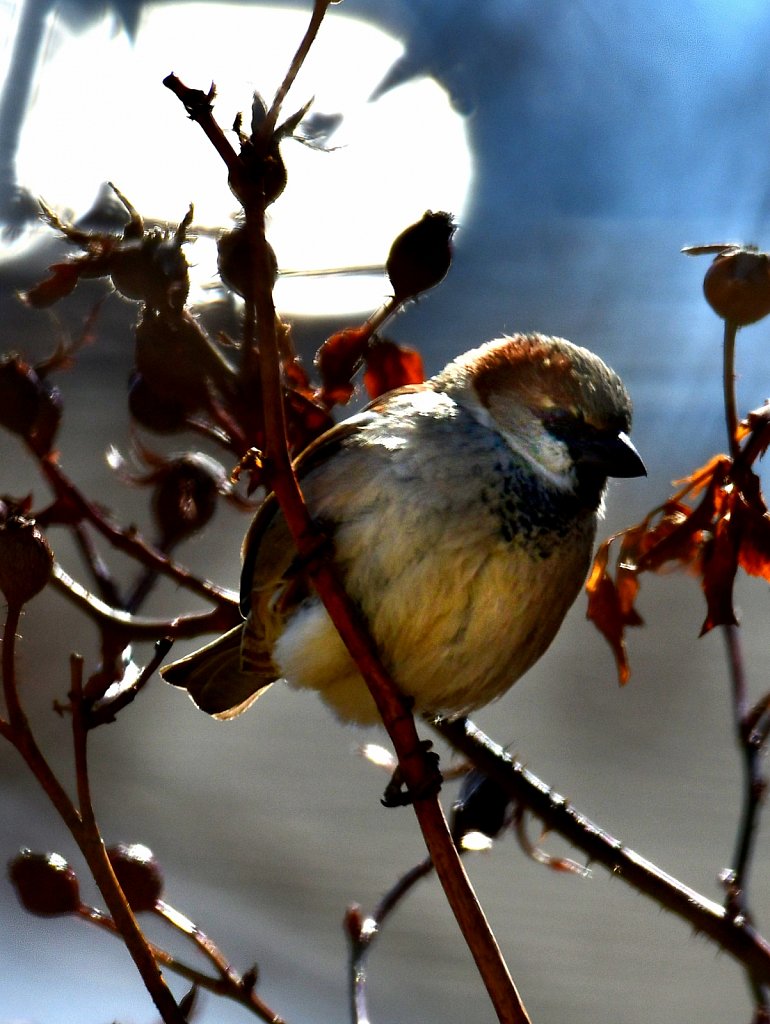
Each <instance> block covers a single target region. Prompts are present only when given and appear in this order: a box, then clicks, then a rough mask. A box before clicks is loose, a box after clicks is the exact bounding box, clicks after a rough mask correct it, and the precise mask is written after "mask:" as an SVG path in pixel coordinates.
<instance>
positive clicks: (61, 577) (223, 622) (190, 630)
mask: <svg viewBox="0 0 770 1024" xmlns="http://www.w3.org/2000/svg"><path fill="white" fill-rule="evenodd" d="M51 586H52V587H54V588H55V589H56V590H58V591H59V592H60V593H62V594H64V596H65V597H66V598H67V599H68V600H69V601H70V602H72V604H74V605H75V606H76V607H77V608H79V610H80V611H82V612H84V613H85V614H86V615H88V616H89V618H91V619H93V620H94V621H95V622H96V623H97V624H98V625H99V626H109V627H110V628H111V629H113V630H114V631H115V632H116V633H121V632H122V633H124V634H125V636H126V638H127V639H133V640H158V639H159V638H160V637H164V636H168V637H171V638H172V639H175V640H177V639H181V638H182V637H194V636H201V635H202V634H203V633H217V632H221V631H225V632H226V631H227V630H228V629H231V628H232V627H233V626H236V625H237V624H238V623H239V622H240V621H241V616H240V612H239V611H238V601H237V596H236V595H235V594H234V593H232V591H227V590H221V591H220V594H221V596H220V599H219V607H217V608H214V609H212V610H211V611H208V612H195V613H190V614H189V615H177V616H175V617H174V618H173V619H150V618H145V617H144V616H139V615H132V614H131V613H130V612H125V611H123V610H122V609H120V608H113V607H111V606H110V605H108V604H105V602H104V601H102V600H101V599H100V598H98V597H96V595H95V594H91V593H90V592H89V591H88V590H86V588H85V587H84V586H83V585H82V584H80V583H78V581H77V580H75V579H73V578H72V577H71V576H70V575H69V573H68V572H66V570H64V569H62V567H61V566H60V565H59V564H58V563H57V564H54V567H53V571H52V574H51Z"/></svg>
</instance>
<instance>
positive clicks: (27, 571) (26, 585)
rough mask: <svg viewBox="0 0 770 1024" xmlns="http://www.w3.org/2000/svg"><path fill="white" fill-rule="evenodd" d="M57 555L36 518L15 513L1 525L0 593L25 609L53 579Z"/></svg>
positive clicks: (9, 601)
mask: <svg viewBox="0 0 770 1024" xmlns="http://www.w3.org/2000/svg"><path fill="white" fill-rule="evenodd" d="M52 568H53V552H52V551H51V549H50V547H49V546H48V541H47V540H46V539H45V537H44V536H43V534H42V533H41V531H40V530H39V529H38V527H37V526H36V525H35V521H34V520H33V519H28V518H27V517H26V516H23V515H16V514H11V515H9V516H7V518H5V520H4V521H2V522H0V591H2V593H3V595H4V597H5V599H6V601H7V602H8V604H9V605H12V606H14V607H21V605H23V604H26V603H27V601H30V600H31V599H32V598H33V597H34V596H35V595H36V594H39V593H40V591H41V590H42V589H43V587H44V586H45V585H46V584H47V583H48V581H49V579H50V578H51V570H52Z"/></svg>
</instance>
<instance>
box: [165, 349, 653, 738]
mask: <svg viewBox="0 0 770 1024" xmlns="http://www.w3.org/2000/svg"><path fill="white" fill-rule="evenodd" d="M631 413H632V406H631V400H630V398H629V395H628V392H627V390H626V388H625V386H624V384H623V382H622V381H621V379H620V377H619V376H618V375H617V373H615V372H614V371H613V370H611V369H610V368H609V367H608V366H607V365H606V364H605V363H604V362H603V361H602V360H601V359H600V358H599V356H597V355H595V354H594V353H593V352H591V351H590V350H588V349H586V348H583V347H580V346H578V345H575V344H573V343H571V342H569V341H567V340H565V339H563V338H556V337H548V336H544V335H542V334H534V333H533V334H513V335H506V336H504V337H501V338H497V339H495V340H493V341H489V342H486V343H485V344H483V345H481V346H479V347H477V348H474V349H472V350H471V351H469V352H466V353H464V354H463V355H460V356H458V357H457V358H456V359H454V360H452V361H451V362H450V363H449V364H448V365H447V366H446V367H445V368H444V369H443V370H441V371H440V372H439V373H437V374H436V375H435V376H434V377H431V378H430V379H429V380H427V381H425V382H424V383H422V384H416V385H408V386H406V387H402V388H400V389H398V390H395V391H391V392H389V393H387V394H385V395H384V396H382V397H380V398H379V399H376V400H375V401H374V402H373V403H372V404H371V405H370V406H369V407H368V408H366V409H364V410H363V411H362V412H360V413H358V414H356V415H353V416H351V417H350V418H348V419H347V420H343V421H341V422H340V423H338V424H336V425H335V426H333V427H332V428H331V429H329V430H328V431H327V432H326V433H325V434H323V435H322V436H321V437H320V438H318V439H317V440H316V441H314V442H313V443H312V444H311V445H310V447H309V448H307V449H306V450H305V451H304V452H303V453H302V454H301V455H300V456H299V457H298V459H297V461H296V472H297V476H298V478H299V480H300V483H301V488H302V492H303V495H304V498H305V501H306V504H307V506H308V510H309V512H310V514H311V516H312V517H313V519H314V521H315V522H316V523H317V524H318V525H319V526H320V528H321V529H322V530H323V531H324V532H325V534H326V535H327V536H328V537H329V539H330V542H331V545H332V548H333V558H334V563H335V566H336V568H337V570H338V572H339V575H340V578H341V580H342V582H343V583H344V586H345V588H346V591H347V593H348V595H349V597H350V598H351V599H352V600H353V601H354V602H355V604H356V605H357V607H358V609H359V610H360V612H361V614H362V615H363V618H364V621H365V622H366V625H367V627H368V629H369V632H370V634H371V637H372V639H373V641H374V643H375V645H376V648H377V651H378V653H379V656H380V658H381V661H382V664H383V667H384V668H385V669H386V671H388V672H389V673H390V675H391V677H392V679H393V681H394V682H395V684H396V686H397V687H398V688H399V690H400V691H401V693H402V694H403V695H404V697H405V698H407V699H408V700H409V701H410V702H411V704H412V705H413V707H414V710H415V711H416V712H420V713H423V714H428V715H430V714H438V713H442V714H446V715H449V716H459V715H467V714H469V713H470V712H472V711H475V710H477V709H479V708H481V707H483V706H485V705H486V704H489V703H490V702H492V701H494V700H495V699H496V698H498V697H500V696H501V695H502V694H504V693H506V692H507V691H508V689H509V688H510V687H511V686H512V685H513V684H514V683H515V682H516V681H517V680H518V679H519V678H520V677H521V676H522V675H524V673H525V672H526V671H527V670H528V669H529V668H531V666H532V665H533V664H534V663H535V662H536V661H537V660H538V659H539V658H540V657H541V656H542V655H543V654H544V652H545V651H546V650H547V648H548V647H549V645H550V644H551V641H552V640H553V639H554V637H555V636H556V633H557V632H558V629H559V627H560V626H561V623H562V621H563V619H564V617H565V615H566V613H567V611H568V610H569V608H570V607H571V605H572V604H573V602H574V600H575V598H576V597H577V595H578V593H579V591H580V589H581V587H582V585H583V583H584V581H585V578H586V575H587V573H588V569H589V566H590V563H591V559H592V555H593V549H594V542H595V537H596V532H597V525H598V522H599V521H600V519H601V517H602V515H603V511H604V498H605V492H606V489H607V481H608V478H609V477H637V476H642V475H646V469H645V466H644V463H643V461H642V458H641V456H640V455H639V453H638V452H637V450H636V448H635V447H634V445H633V443H632V442H631V440H630V438H629V431H630V428H631ZM242 554H243V563H242V564H243V568H242V574H241V612H242V615H243V623H242V624H240V625H238V626H236V627H235V628H234V629H231V630H230V631H229V632H228V633H226V634H225V635H224V636H222V637H220V638H218V639H217V640H214V641H213V642H212V643H209V644H207V645H206V646H205V647H203V648H202V649H201V650H199V651H197V652H195V653H193V654H190V655H188V656H187V657H184V658H182V659H180V660H179V661H176V662H174V663H172V664H170V665H168V666H167V667H166V668H165V669H163V670H162V673H161V674H162V675H163V678H164V679H165V680H166V681H167V682H168V683H171V684H172V685H174V686H178V687H182V688H184V689H186V690H187V691H188V693H189V695H190V697H192V699H193V701H194V702H195V703H196V704H197V705H198V706H199V707H200V708H201V709H202V710H204V711H206V712H207V713H208V714H210V715H212V716H213V717H214V718H218V719H223V720H226V719H230V718H233V717H235V716H236V715H238V714H240V713H241V712H243V711H245V710H246V708H248V707H249V706H250V705H251V704H252V703H253V702H254V701H255V700H256V699H257V697H259V696H260V695H261V694H262V693H264V692H265V690H266V689H267V688H268V687H270V686H271V685H272V684H273V683H274V682H276V681H278V680H281V679H284V680H285V681H286V682H287V683H288V684H289V685H290V686H292V687H294V688H296V689H303V690H304V689H309V690H314V691H317V693H318V694H319V695H320V697H321V698H322V700H323V701H325V702H326V704H327V705H329V706H330V707H331V709H332V710H333V711H334V712H335V713H336V715H337V716H338V718H339V719H341V720H342V721H343V722H345V723H354V724H360V725H369V724H372V723H376V722H378V721H380V719H379V715H378V712H377V709H376V706H375V703H374V700H373V698H372V696H371V694H370V692H369V689H368V687H367V685H366V684H365V682H364V680H363V678H362V676H361V675H360V673H359V672H358V669H357V667H356V665H355V664H354V662H353V660H352V659H351V657H350V655H349V653H348V651H347V649H346V647H345V646H344V644H343V642H342V640H341V639H340V637H339V635H338V634H337V631H336V629H335V627H334V625H333V623H332V621H331V619H330V618H329V616H328V614H327V612H326V610H325V608H324V606H323V604H322V603H321V601H320V599H319V597H318V596H317V595H316V593H315V592H314V590H313V587H312V583H311V580H310V574H309V571H308V565H307V564H303V562H302V560H301V559H299V558H298V557H297V553H296V550H295V548H294V545H293V542H292V538H291V535H290V533H289V529H288V526H287V524H286V521H285V519H284V517H283V515H282V513H281V509H280V506H279V504H278V502H277V500H276V498H275V496H274V495H272V494H271V495H269V496H268V497H267V498H266V499H265V501H264V502H263V504H262V505H261V506H260V508H259V509H258V511H257V512H256V515H255V517H254V519H253V521H252V524H251V526H250V528H249V530H248V532H247V534H246V538H245V540H244V543H243V552H242Z"/></svg>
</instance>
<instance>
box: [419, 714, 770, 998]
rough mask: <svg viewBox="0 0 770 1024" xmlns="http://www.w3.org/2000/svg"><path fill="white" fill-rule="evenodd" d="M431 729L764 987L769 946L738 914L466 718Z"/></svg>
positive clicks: (768, 979)
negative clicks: (605, 824)
mask: <svg viewBox="0 0 770 1024" xmlns="http://www.w3.org/2000/svg"><path fill="white" fill-rule="evenodd" d="M431 724H432V725H433V727H434V728H435V729H436V730H437V731H438V732H440V733H441V735H442V736H443V737H444V738H445V739H446V740H447V741H448V742H449V743H451V745H452V746H453V747H455V749H457V750H459V751H460V752H461V753H462V754H463V755H464V756H465V757H467V758H468V759H469V760H470V761H472V762H473V764H474V765H475V766H476V767H477V768H478V769H479V770H480V771H482V772H484V773H486V774H487V775H489V776H491V777H492V778H493V779H495V781H496V782H498V784H499V785H500V786H501V787H503V788H504V789H505V790H506V792H508V793H509V794H510V796H511V799H512V800H515V801H516V802H520V803H522V804H524V805H525V806H526V807H528V808H529V810H530V811H532V813H533V814H535V815H537V817H538V818H540V819H541V820H542V821H543V822H544V824H545V826H546V828H548V829H549V830H551V831H553V832H558V833H559V834H560V835H561V836H563V837H564V838H565V839H566V840H567V841H568V842H570V843H572V845H573V846H575V847H576V848H577V849H579V850H582V851H583V852H584V853H585V854H586V855H587V857H588V859H589V860H591V861H596V862H597V863H599V864H602V865H603V866H604V867H606V868H607V869H608V870H609V871H611V872H612V875H613V877H615V878H621V879H623V881H624V882H626V883H627V884H628V885H631V886H633V887H634V888H635V889H637V890H638V891H639V892H641V893H643V894H644V895H645V896H648V897H650V899H653V900H655V902H656V903H658V904H659V905H660V906H662V907H663V908H664V909H665V910H669V911H671V913H673V914H676V915H677V916H678V917H681V918H682V919H683V920H684V921H687V922H688V923H689V924H690V925H691V926H692V927H693V928H694V929H695V930H696V931H698V932H701V933H702V934H704V935H707V936H708V937H709V938H710V939H711V940H712V941H713V942H715V943H716V944H717V945H718V946H720V947H721V948H722V949H724V950H726V951H727V952H728V953H729V954H730V955H731V956H733V957H734V958H735V959H736V960H737V961H738V962H739V963H741V964H742V965H743V966H744V967H745V968H746V970H747V971H748V972H749V974H750V975H751V976H752V977H753V978H754V979H756V981H757V982H761V983H763V984H770V944H768V942H767V941H766V940H765V939H764V938H763V937H762V936H761V935H759V934H758V933H757V932H756V931H755V929H754V928H753V926H752V925H751V924H750V922H749V921H748V920H747V919H746V917H745V916H743V915H740V914H738V915H735V914H732V913H731V912H730V910H729V909H726V908H725V907H723V906H721V905H720V904H719V903H715V902H714V901H713V900H709V899H707V898H706V897H705V896H702V895H701V894H700V893H698V892H696V891H695V890H694V889H691V888H690V887H689V886H687V885H685V884H684V883H682V882H680V881H678V880H677V879H676V878H674V877H673V876H671V875H669V874H667V873H666V872H664V871H661V870H660V868H658V867H656V866H655V865H654V864H652V863H651V862H650V861H648V860H646V859H645V858H644V857H641V856H640V855H639V854H637V853H635V852H634V851H633V850H630V849H628V848H627V847H625V846H624V845H623V844H622V843H621V842H620V841H619V840H617V839H615V838H614V837H613V836H612V835H610V834H609V833H608V832H606V831H605V830H604V829H602V828H599V826H597V825H595V824H594V823H593V822H592V821H590V820H589V819H588V818H587V817H586V816H585V815H583V814H581V813H580V812H579V811H577V810H576V809H575V808H574V807H572V806H571V805H570V804H569V803H568V802H567V801H566V800H565V799H564V797H562V796H560V795H559V794H558V793H555V792H554V791H553V790H552V789H550V787H548V786H547V785H546V784H545V783H544V782H542V781H541V780H540V779H538V778H537V776H535V775H533V774H532V772H530V771H528V770H527V769H526V768H524V767H523V766H522V765H521V764H519V763H518V762H517V761H514V760H512V758H511V757H510V756H509V755H508V754H507V753H506V752H505V751H504V750H503V748H502V747H500V746H498V745H497V744H496V743H494V742H493V741H492V740H491V739H489V737H488V736H485V735H484V733H483V732H482V731H481V730H480V729H478V728H477V727H476V726H475V725H474V724H473V723H472V722H470V721H468V720H467V719H460V720H454V721H452V720H449V719H446V718H434V719H431Z"/></svg>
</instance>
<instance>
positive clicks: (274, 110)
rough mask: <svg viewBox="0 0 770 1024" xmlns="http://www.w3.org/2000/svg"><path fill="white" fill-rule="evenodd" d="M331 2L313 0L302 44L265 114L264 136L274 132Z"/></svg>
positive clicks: (331, 0) (327, 0) (330, 0)
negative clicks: (290, 90)
mask: <svg viewBox="0 0 770 1024" xmlns="http://www.w3.org/2000/svg"><path fill="white" fill-rule="evenodd" d="M332 2H333V0H315V3H314V4H313V13H312V15H311V16H310V23H309V25H308V27H307V30H306V32H305V35H304V37H303V39H302V42H301V43H300V44H299V47H298V48H297V52H296V53H295V54H294V59H293V60H292V62H291V65H290V67H289V70H288V71H287V72H286V75H285V77H284V79H283V81H282V82H281V84H280V86H279V87H278V91H277V92H276V94H275V99H274V100H273V102H272V104H271V106H270V110H269V111H268V112H267V116H266V118H265V121H264V130H265V133H266V134H270V135H272V134H273V132H274V131H275V126H276V124H277V122H278V116H279V114H280V112H281V107H282V106H283V101H284V100H285V99H286V96H287V94H288V92H289V89H291V87H292V85H293V84H294V80H295V79H296V77H297V75H298V74H299V72H300V69H301V67H302V65H303V64H304V63H305V58H306V57H307V55H308V53H309V52H310V48H311V46H312V45H313V43H314V42H315V38H316V36H317V35H318V30H319V28H320V27H321V23H322V22H323V20H324V17H325V15H326V11H327V8H328V7H329V5H330V3H332Z"/></svg>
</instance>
